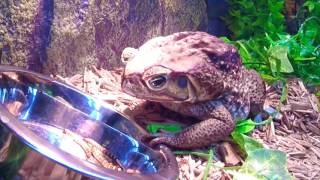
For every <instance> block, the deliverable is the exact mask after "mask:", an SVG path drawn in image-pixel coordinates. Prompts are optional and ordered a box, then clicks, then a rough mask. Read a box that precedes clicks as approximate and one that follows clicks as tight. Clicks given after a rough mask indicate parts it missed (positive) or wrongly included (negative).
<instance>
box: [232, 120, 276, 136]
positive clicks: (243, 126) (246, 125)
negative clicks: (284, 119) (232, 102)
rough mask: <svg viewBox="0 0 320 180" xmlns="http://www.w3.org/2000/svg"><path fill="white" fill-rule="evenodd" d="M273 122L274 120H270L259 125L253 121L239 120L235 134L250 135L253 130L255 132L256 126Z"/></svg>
mask: <svg viewBox="0 0 320 180" xmlns="http://www.w3.org/2000/svg"><path fill="white" fill-rule="evenodd" d="M271 121H272V119H268V120H265V121H262V122H260V123H257V122H254V121H252V120H251V119H245V120H239V121H237V124H236V128H235V129H234V132H237V133H241V134H245V133H249V132H251V131H252V130H254V128H255V127H256V126H259V125H264V124H267V123H270V122H271Z"/></svg>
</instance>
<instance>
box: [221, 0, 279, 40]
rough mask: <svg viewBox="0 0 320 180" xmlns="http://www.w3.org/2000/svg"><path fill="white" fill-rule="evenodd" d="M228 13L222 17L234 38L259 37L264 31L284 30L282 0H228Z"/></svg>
mask: <svg viewBox="0 0 320 180" xmlns="http://www.w3.org/2000/svg"><path fill="white" fill-rule="evenodd" d="M228 2H229V5H230V7H229V9H230V11H229V14H228V15H227V16H226V17H225V18H224V20H225V22H226V24H227V25H228V27H229V29H230V30H231V31H232V32H233V33H234V37H235V38H236V39H248V38H249V37H252V36H255V37H261V36H264V34H265V32H272V33H278V32H282V31H283V30H284V16H283V14H282V9H283V7H284V1H283V0H280V1H279V0H268V1H267V0H262V1H261V0H260V1H259V0H253V1H247V0H229V1H228Z"/></svg>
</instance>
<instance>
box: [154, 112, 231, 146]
mask: <svg viewBox="0 0 320 180" xmlns="http://www.w3.org/2000/svg"><path fill="white" fill-rule="evenodd" d="M210 116H211V117H212V118H208V119H206V120H203V121H201V122H199V123H197V124H194V125H192V126H190V127H188V128H186V129H184V130H183V131H182V132H179V133H176V134H173V136H168V135H164V136H159V137H156V138H154V139H153V140H151V142H150V145H151V146H155V145H158V144H166V145H169V146H171V147H176V148H183V149H193V148H200V147H203V146H208V145H210V144H212V143H216V142H219V141H221V140H224V139H225V138H226V137H228V136H229V134H230V133H231V132H232V130H233V129H234V127H235V122H234V120H233V118H232V116H231V114H230V113H229V111H227V110H226V108H225V107H224V106H219V107H217V108H216V109H214V110H213V111H212V112H211V113H210Z"/></svg>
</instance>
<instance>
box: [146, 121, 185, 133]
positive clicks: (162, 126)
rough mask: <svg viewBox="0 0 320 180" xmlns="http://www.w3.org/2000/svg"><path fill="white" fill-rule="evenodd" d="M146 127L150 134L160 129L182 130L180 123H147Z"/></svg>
mask: <svg viewBox="0 0 320 180" xmlns="http://www.w3.org/2000/svg"><path fill="white" fill-rule="evenodd" d="M146 129H147V131H148V132H149V133H151V134H154V133H157V132H158V130H160V129H163V130H165V131H168V132H179V131H181V130H182V126H181V125H180V124H160V123H150V124H148V125H147V127H146Z"/></svg>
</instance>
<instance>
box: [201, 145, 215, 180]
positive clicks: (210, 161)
mask: <svg viewBox="0 0 320 180" xmlns="http://www.w3.org/2000/svg"><path fill="white" fill-rule="evenodd" d="M212 160H213V150H212V149H210V150H209V159H208V162H207V166H206V168H205V169H204V175H203V179H204V180H207V179H208V174H209V170H210V168H211V166H212Z"/></svg>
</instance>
